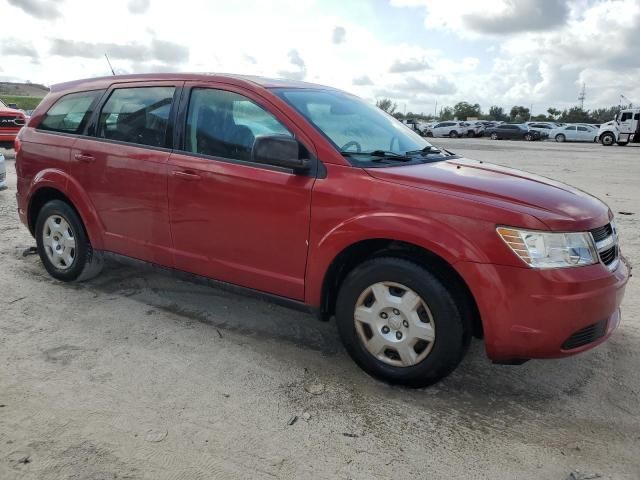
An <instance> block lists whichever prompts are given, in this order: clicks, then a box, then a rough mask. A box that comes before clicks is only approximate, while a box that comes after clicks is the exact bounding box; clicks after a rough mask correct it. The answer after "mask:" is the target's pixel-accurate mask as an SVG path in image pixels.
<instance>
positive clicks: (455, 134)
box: [449, 130, 458, 138]
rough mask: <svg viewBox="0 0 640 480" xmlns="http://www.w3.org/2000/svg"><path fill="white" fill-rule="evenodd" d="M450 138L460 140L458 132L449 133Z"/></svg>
mask: <svg viewBox="0 0 640 480" xmlns="http://www.w3.org/2000/svg"><path fill="white" fill-rule="evenodd" d="M449 137H450V138H458V132H456V131H455V130H451V131H450V132H449Z"/></svg>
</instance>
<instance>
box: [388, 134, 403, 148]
mask: <svg viewBox="0 0 640 480" xmlns="http://www.w3.org/2000/svg"><path fill="white" fill-rule="evenodd" d="M393 142H398V150H400V139H399V138H398V137H397V136H396V135H394V136H393V137H391V142H390V143H389V150H391V151H392V152H393Z"/></svg>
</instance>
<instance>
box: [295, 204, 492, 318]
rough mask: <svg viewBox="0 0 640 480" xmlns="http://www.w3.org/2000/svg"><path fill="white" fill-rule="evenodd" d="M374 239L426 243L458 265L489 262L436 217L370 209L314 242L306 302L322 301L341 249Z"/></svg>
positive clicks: (455, 231) (483, 254) (450, 262)
mask: <svg viewBox="0 0 640 480" xmlns="http://www.w3.org/2000/svg"><path fill="white" fill-rule="evenodd" d="M389 232H393V235H390V234H389ZM374 239H387V240H396V241H401V242H406V243H410V244H413V245H416V246H419V247H422V248H424V249H425V250H428V251H430V252H432V253H434V254H436V255H438V256H439V257H441V258H442V259H444V260H445V261H447V262H448V263H449V264H450V265H452V266H453V267H454V268H455V264H456V263H457V262H459V261H471V262H479V263H488V262H489V259H488V257H487V255H486V253H484V252H483V251H482V249H480V248H478V246H477V245H476V244H474V242H472V241H471V240H469V239H467V238H464V237H463V236H462V235H461V234H460V232H459V231H457V230H455V229H454V228H452V227H451V226H450V225H448V224H446V223H443V222H441V221H438V220H437V219H435V218H425V217H422V216H416V215H411V214H400V213H395V212H394V213H391V212H374V213H367V214H363V215H359V216H356V217H353V218H350V219H348V220H346V221H345V222H342V223H340V224H339V225H337V226H335V227H334V228H332V229H331V230H330V231H329V232H327V233H326V234H324V235H323V236H322V237H320V238H319V240H318V241H317V242H313V241H312V242H311V245H310V252H309V257H308V258H309V263H308V265H307V272H306V285H307V288H306V289H305V301H306V303H308V304H311V305H320V303H321V296H322V285H323V283H324V278H325V275H326V272H327V271H328V269H329V266H330V265H331V263H332V262H333V260H334V259H335V258H336V257H337V256H338V254H339V253H340V252H342V251H343V250H344V249H345V248H347V247H349V246H350V245H353V244H355V243H357V242H361V241H364V240H374Z"/></svg>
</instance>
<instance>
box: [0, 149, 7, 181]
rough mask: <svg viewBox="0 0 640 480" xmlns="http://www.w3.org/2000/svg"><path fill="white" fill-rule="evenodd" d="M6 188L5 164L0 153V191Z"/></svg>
mask: <svg viewBox="0 0 640 480" xmlns="http://www.w3.org/2000/svg"><path fill="white" fill-rule="evenodd" d="M6 188H7V162H6V160H5V158H4V155H3V154H2V153H0V190H4V189H6Z"/></svg>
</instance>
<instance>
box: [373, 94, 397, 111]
mask: <svg viewBox="0 0 640 480" xmlns="http://www.w3.org/2000/svg"><path fill="white" fill-rule="evenodd" d="M376 107H378V108H379V109H381V110H384V111H385V112H387V113H388V114H389V115H393V114H394V112H395V111H396V108H398V104H397V103H395V102H393V101H392V100H391V99H390V98H381V99H380V100H378V101H377V102H376Z"/></svg>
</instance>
